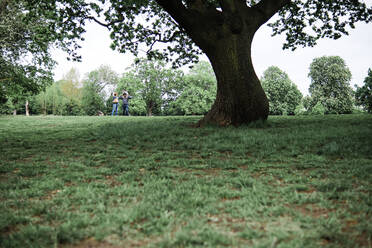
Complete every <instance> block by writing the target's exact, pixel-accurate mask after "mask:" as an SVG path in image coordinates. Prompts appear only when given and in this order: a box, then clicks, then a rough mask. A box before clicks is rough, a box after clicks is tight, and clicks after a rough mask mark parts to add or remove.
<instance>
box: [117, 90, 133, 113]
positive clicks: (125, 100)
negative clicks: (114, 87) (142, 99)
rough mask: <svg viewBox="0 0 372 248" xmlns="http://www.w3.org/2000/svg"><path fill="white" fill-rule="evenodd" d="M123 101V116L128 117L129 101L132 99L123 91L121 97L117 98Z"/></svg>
mask: <svg viewBox="0 0 372 248" xmlns="http://www.w3.org/2000/svg"><path fill="white" fill-rule="evenodd" d="M119 99H121V100H122V101H123V105H122V107H123V115H126V116H129V99H132V96H130V95H129V93H128V91H125V90H124V91H123V95H122V96H120V97H119Z"/></svg>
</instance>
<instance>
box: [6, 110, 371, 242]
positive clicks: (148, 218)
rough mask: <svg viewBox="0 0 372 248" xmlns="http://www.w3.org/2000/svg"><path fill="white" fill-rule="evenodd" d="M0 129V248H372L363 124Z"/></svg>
mask: <svg viewBox="0 0 372 248" xmlns="http://www.w3.org/2000/svg"><path fill="white" fill-rule="evenodd" d="M199 118H200V117H153V118H146V117H127V118H125V117H53V116H47V117H43V116H32V117H0V149H1V150H0V233H1V234H0V247H110V248H112V247H139V246H140V247H299V248H302V247H372V221H371V214H372V213H371V212H372V198H371V196H372V194H371V192H372V116H371V115H338V116H333V115H331V116H315V117H314V116H312V117H309V116H303V117H270V118H269V120H268V122H266V123H255V124H252V125H249V126H245V127H239V128H235V127H231V128H217V127H205V128H194V127H193V125H192V124H193V123H195V122H196V121H197V120H198V119H199Z"/></svg>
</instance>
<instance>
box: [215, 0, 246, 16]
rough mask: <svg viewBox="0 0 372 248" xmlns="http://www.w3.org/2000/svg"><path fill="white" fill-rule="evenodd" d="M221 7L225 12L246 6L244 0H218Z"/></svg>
mask: <svg viewBox="0 0 372 248" xmlns="http://www.w3.org/2000/svg"><path fill="white" fill-rule="evenodd" d="M218 3H219V4H220V6H221V9H222V10H223V11H226V12H230V13H231V12H235V11H237V10H243V9H246V8H248V7H247V3H246V1H245V0H218Z"/></svg>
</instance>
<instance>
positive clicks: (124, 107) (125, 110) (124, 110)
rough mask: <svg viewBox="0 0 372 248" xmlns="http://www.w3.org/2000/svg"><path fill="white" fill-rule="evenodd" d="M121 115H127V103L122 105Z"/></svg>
mask: <svg viewBox="0 0 372 248" xmlns="http://www.w3.org/2000/svg"><path fill="white" fill-rule="evenodd" d="M123 115H127V116H129V106H128V105H126V104H125V105H123Z"/></svg>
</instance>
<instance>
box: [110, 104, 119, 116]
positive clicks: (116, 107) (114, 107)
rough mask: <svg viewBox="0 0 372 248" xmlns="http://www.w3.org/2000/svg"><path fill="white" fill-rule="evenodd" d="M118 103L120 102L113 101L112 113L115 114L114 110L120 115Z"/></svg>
mask: <svg viewBox="0 0 372 248" xmlns="http://www.w3.org/2000/svg"><path fill="white" fill-rule="evenodd" d="M118 105H119V103H113V104H112V113H111V115H114V112H115V115H118Z"/></svg>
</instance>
